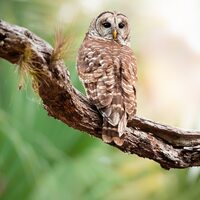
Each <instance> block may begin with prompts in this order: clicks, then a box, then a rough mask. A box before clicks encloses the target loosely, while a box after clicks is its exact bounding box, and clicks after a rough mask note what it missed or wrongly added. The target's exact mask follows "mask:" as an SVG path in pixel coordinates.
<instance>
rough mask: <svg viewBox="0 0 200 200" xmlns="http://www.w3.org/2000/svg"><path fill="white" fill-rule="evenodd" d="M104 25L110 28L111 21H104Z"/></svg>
mask: <svg viewBox="0 0 200 200" xmlns="http://www.w3.org/2000/svg"><path fill="white" fill-rule="evenodd" d="M102 25H103V26H104V28H110V27H111V23H109V22H104V23H103V24H102Z"/></svg>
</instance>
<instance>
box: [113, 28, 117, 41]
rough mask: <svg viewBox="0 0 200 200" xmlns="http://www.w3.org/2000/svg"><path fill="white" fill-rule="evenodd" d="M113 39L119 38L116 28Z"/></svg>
mask: <svg viewBox="0 0 200 200" xmlns="http://www.w3.org/2000/svg"><path fill="white" fill-rule="evenodd" d="M113 39H114V40H117V31H116V29H114V30H113Z"/></svg>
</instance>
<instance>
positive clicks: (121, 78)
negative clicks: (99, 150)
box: [77, 37, 136, 135]
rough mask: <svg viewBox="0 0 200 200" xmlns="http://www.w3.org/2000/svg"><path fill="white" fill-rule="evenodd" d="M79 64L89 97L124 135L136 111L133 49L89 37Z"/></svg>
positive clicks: (84, 44)
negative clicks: (129, 118) (128, 120)
mask: <svg viewBox="0 0 200 200" xmlns="http://www.w3.org/2000/svg"><path fill="white" fill-rule="evenodd" d="M77 67H78V73H79V76H80V78H81V79H82V81H83V83H84V85H85V88H86V91H87V95H88V97H89V99H90V100H91V102H92V103H93V104H94V105H95V106H96V107H97V109H98V110H99V111H100V112H101V113H102V116H103V117H104V118H106V120H107V122H108V123H109V124H111V125H112V126H118V132H119V134H120V135H122V134H123V131H124V129H125V127H126V123H127V118H128V117H130V116H131V115H134V114H135V112H136V92H135V82H136V62H135V57H134V55H133V53H132V50H131V49H130V48H129V47H128V46H122V45H120V44H118V43H116V42H115V41H109V40H104V39H94V38H89V37H86V38H85V40H84V42H83V44H82V46H81V48H80V50H79V55H78V61H77Z"/></svg>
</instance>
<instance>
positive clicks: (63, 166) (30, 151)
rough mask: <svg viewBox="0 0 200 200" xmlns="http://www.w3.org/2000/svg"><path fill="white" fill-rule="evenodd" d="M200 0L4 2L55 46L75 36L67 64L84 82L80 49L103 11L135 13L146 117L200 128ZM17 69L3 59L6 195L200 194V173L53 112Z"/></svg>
mask: <svg viewBox="0 0 200 200" xmlns="http://www.w3.org/2000/svg"><path fill="white" fill-rule="evenodd" d="M199 8H200V1H198V0H169V1H159V0H140V1H136V0H123V1H121V0H109V1H108V0H84V1H83V0H73V1H72V0H57V1H54V0H42V1H41V0H0V18H1V19H3V20H6V21H8V22H10V23H13V24H17V25H20V26H24V27H27V28H28V29H30V30H31V31H33V32H34V33H36V34H37V35H39V36H40V37H42V38H44V39H45V40H47V41H48V42H49V43H50V44H52V45H53V41H54V33H55V30H56V28H57V27H58V26H61V27H62V28H63V29H64V31H65V33H66V35H67V36H68V37H69V38H71V39H70V56H69V57H68V58H67V59H66V64H67V66H68V68H69V70H70V73H71V79H72V81H73V84H74V86H75V87H76V88H78V89H79V90H81V91H82V92H84V91H83V87H82V86H81V83H80V82H79V80H78V77H77V72H76V69H75V60H76V55H77V50H78V48H79V46H80V44H81V42H82V40H83V38H84V35H85V33H86V31H87V29H88V26H89V23H90V21H91V20H92V19H93V18H94V17H95V16H97V15H98V14H99V13H100V12H101V11H105V10H116V11H120V12H122V13H124V14H126V15H127V16H128V17H129V20H130V23H131V25H132V48H133V50H134V52H135V54H136V56H137V63H138V79H139V81H138V84H137V91H138V92H137V101H138V115H139V116H143V117H146V118H150V119H152V120H156V121H159V122H162V123H165V124H170V125H173V126H178V127H182V128H187V129H200V115H199V112H200V104H199V102H200V78H199V76H200V66H199V63H200V23H199V22H200V12H199ZM18 82H19V76H18V73H17V69H16V66H13V65H11V64H10V63H8V62H7V61H5V60H2V59H0V199H4V200H13V199H14V200H16V199H17V200H18V199H19V200H26V199H28V200H29V199H30V200H55V199H56V200H57V199H58V200H68V199H69V200H79V199H81V200H82V199H83V200H100V199H105V200H114V199H115V200H133V199H135V200H146V199H148V200H169V199H175V200H188V199H190V200H196V199H198V198H199V196H200V189H199V188H200V179H199V169H198V168H191V169H189V170H188V169H186V170H170V171H166V170H164V169H162V168H161V167H160V166H159V165H158V164H157V163H155V162H153V161H151V160H148V159H144V158H139V157H137V156H136V155H127V154H124V153H122V152H120V151H119V150H117V149H115V148H112V147H110V146H109V145H106V144H104V143H102V141H100V140H98V139H96V138H91V137H89V136H88V135H87V134H84V133H81V132H79V131H77V130H74V129H72V128H69V127H67V126H66V125H65V124H63V123H61V122H60V121H58V120H55V119H53V118H51V117H49V116H47V112H46V111H45V110H44V109H43V107H42V102H41V100H40V99H39V98H38V96H37V95H36V94H34V93H33V91H32V89H31V83H30V81H28V80H27V81H26V85H25V87H24V89H23V90H22V91H19V90H18Z"/></svg>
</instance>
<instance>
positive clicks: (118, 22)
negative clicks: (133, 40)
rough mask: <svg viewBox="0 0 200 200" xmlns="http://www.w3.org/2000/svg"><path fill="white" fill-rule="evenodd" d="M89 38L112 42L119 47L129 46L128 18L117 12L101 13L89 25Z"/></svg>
mask: <svg viewBox="0 0 200 200" xmlns="http://www.w3.org/2000/svg"><path fill="white" fill-rule="evenodd" d="M87 34H88V36H89V37H97V38H103V39H106V40H113V41H116V42H117V43H119V44H121V45H126V46H130V27H129V23H128V18H127V17H126V16H125V15H124V14H122V13H117V12H110V11H106V12H102V13H101V14H100V15H98V16H97V17H96V18H95V19H94V20H93V21H92V22H91V24H90V27H89V31H88V33H87Z"/></svg>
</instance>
